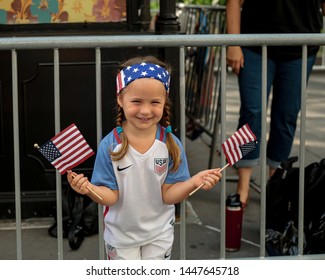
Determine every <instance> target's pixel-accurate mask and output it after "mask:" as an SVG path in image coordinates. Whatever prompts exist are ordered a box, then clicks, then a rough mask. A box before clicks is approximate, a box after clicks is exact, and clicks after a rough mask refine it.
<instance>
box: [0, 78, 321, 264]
mask: <svg viewBox="0 0 325 280" xmlns="http://www.w3.org/2000/svg"><path fill="white" fill-rule="evenodd" d="M324 75H325V73H322V72H314V73H313V74H312V76H311V78H310V82H309V86H308V93H309V96H308V101H307V102H308V103H307V123H306V127H307V128H306V131H307V139H306V161H305V163H306V165H307V164H309V163H311V162H314V161H319V160H321V159H322V158H324V157H325V144H324V136H325V128H324V126H323V123H324V119H323V118H324V113H323V112H324V110H325V105H324V102H322V101H323V99H324V93H325V86H324V85H325V79H324ZM226 108H227V120H226V122H227V131H226V133H227V137H228V136H230V135H231V134H232V133H233V132H234V131H235V130H236V126H237V120H238V110H239V98H238V86H237V81H236V78H235V76H233V75H229V77H228V83H227V107H226ZM209 144H210V138H209V137H208V136H207V135H205V134H202V135H201V137H199V138H198V139H196V140H195V141H191V140H188V139H187V141H186V151H187V156H188V162H189V168H190V171H191V174H195V173H196V172H198V171H200V170H203V169H205V168H207V167H208V161H209V152H210V149H209ZM292 155H299V124H298V129H297V134H296V140H295V142H294V147H293V150H292ZM215 164H216V166H220V164H219V159H218V158H217V156H216V159H215ZM259 174H260V170H259V169H258V168H257V169H256V170H255V171H254V177H253V181H254V185H256V186H257V188H252V191H251V192H250V199H249V205H248V207H247V208H246V210H245V213H244V221H243V234H242V243H241V250H240V251H238V252H233V253H227V254H226V258H251V257H253V258H258V257H259V250H260V248H259V240H260V193H259V185H260V175H259ZM226 176H227V177H226V178H234V179H232V180H228V179H227V182H226V188H227V195H228V194H233V193H234V192H235V189H236V180H235V179H236V170H235V169H234V168H233V167H230V168H227V169H226ZM186 209H187V210H186V211H187V212H186V213H187V225H186V244H187V246H186V259H218V258H219V257H220V254H219V250H220V188H219V187H218V186H216V187H215V188H214V189H213V190H211V191H209V192H205V191H203V190H200V191H198V192H196V193H195V194H194V195H193V196H191V197H190V198H189V199H188V200H187V202H186ZM23 222H24V223H23V230H22V254H23V259H26V260H52V259H53V260H55V259H57V258H58V257H57V240H56V239H55V238H53V237H50V236H49V234H48V232H47V229H48V227H49V226H50V225H51V224H52V222H53V220H52V219H36V220H35V219H32V220H29V221H23ZM179 227H180V226H179V224H176V226H175V244H174V248H173V254H172V259H179V257H180V250H179V244H180V234H179ZM0 239H1V240H2V241H1V242H0V260H12V259H16V234H15V225H14V223H11V222H10V221H0ZM98 244H99V242H98V235H93V236H91V237H86V238H85V240H84V242H83V244H82V245H81V247H80V248H79V249H78V250H76V251H74V250H71V249H70V248H69V245H68V241H67V240H64V259H66V260H82V259H88V260H97V259H98V258H99V257H98V254H99V253H98V252H99V250H98Z"/></svg>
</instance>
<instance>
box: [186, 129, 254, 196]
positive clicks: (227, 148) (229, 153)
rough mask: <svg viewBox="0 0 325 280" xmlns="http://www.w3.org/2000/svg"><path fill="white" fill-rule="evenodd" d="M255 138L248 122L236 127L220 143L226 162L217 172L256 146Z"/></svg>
mask: <svg viewBox="0 0 325 280" xmlns="http://www.w3.org/2000/svg"><path fill="white" fill-rule="evenodd" d="M256 144H257V138H256V136H255V134H254V133H253V132H252V131H251V129H250V127H249V125H248V124H245V125H243V126H242V127H241V128H240V129H238V130H237V131H236V132H235V133H234V134H233V135H232V136H231V137H229V138H228V139H227V140H226V141H225V142H223V143H222V144H221V147H222V150H223V153H224V155H225V156H226V159H227V162H228V163H227V164H226V165H225V166H224V167H222V168H221V169H220V170H219V172H221V171H223V170H224V169H226V168H227V167H228V166H232V165H233V164H235V163H236V162H237V161H239V160H240V159H241V158H242V157H243V156H245V155H247V154H248V153H249V152H250V151H252V150H254V149H255V148H256ZM203 186H204V183H202V184H201V185H200V186H198V187H197V188H196V189H195V190H194V191H192V192H191V193H190V196H191V195H192V194H194V193H195V192H196V191H198V190H199V189H200V188H202V187H203Z"/></svg>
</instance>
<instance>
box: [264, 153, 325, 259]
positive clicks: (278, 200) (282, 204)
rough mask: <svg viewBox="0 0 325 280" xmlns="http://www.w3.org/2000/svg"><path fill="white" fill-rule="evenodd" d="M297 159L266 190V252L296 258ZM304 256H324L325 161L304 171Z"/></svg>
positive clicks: (274, 176) (315, 163) (286, 162)
mask: <svg viewBox="0 0 325 280" xmlns="http://www.w3.org/2000/svg"><path fill="white" fill-rule="evenodd" d="M297 160H298V158H297V157H292V158H289V159H288V160H287V161H285V162H283V163H282V164H281V168H278V169H277V170H276V172H275V173H274V175H273V176H272V177H271V178H270V180H269V181H268V184H267V186H266V250H267V252H268V254H269V255H271V256H274V255H297V253H298V230H297V228H298V209H299V168H298V167H293V164H294V163H295V162H296V161H297ZM304 192H305V193H304V195H305V197H304V201H305V205H304V254H320V253H325V203H324V199H325V159H323V160H321V161H320V162H314V163H311V164H310V165H308V166H307V167H306V168H305V189H304Z"/></svg>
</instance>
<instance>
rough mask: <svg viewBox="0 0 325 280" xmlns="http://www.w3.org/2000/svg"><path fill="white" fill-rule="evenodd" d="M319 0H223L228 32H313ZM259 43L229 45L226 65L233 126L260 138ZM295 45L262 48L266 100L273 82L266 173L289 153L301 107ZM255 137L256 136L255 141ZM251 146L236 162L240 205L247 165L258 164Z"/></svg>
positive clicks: (312, 53) (311, 52) (311, 54)
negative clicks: (234, 94) (232, 84)
mask: <svg viewBox="0 0 325 280" xmlns="http://www.w3.org/2000/svg"><path fill="white" fill-rule="evenodd" d="M324 2H325V0H269V1H263V0H228V1H227V6H226V22H227V33H228V34H271V33H273V34H280V33H319V32H320V30H321V28H322V14H321V8H322V10H323V14H324V15H325V3H324ZM318 49H319V47H318V46H309V47H308V57H307V79H308V78H309V75H310V73H311V71H312V67H313V65H314V63H315V59H316V53H317V51H318ZM261 50H262V49H261V47H259V46H257V47H242V48H241V47H240V46H229V47H228V48H227V64H228V65H229V66H230V67H232V70H233V72H234V73H235V74H237V75H238V83H239V91H240V98H241V107H240V117H239V122H238V127H241V126H242V125H243V124H245V123H248V124H249V126H250V127H251V129H252V130H253V131H254V133H255V134H256V136H257V140H258V141H259V140H260V137H261V110H262V108H261V93H262V51H261ZM301 57H302V47H301V46H270V47H268V48H267V99H268V98H269V94H270V91H271V87H273V89H272V92H273V97H272V105H271V122H270V132H269V138H268V142H267V165H268V166H269V175H270V176H272V175H273V173H274V172H275V170H276V168H277V167H278V166H279V165H280V163H281V162H282V161H284V160H286V159H287V158H288V157H289V155H290V152H291V148H292V143H293V139H294V135H295V131H296V122H297V118H298V114H299V111H300V107H301V71H302V58H301ZM259 142H260V141H259ZM259 155H260V149H259V148H257V149H255V150H254V151H252V152H251V153H249V154H248V155H247V156H245V157H244V158H243V159H242V160H240V161H239V162H238V163H237V164H236V165H237V167H238V177H239V180H238V185H237V192H238V194H239V195H240V200H241V202H242V203H243V205H244V207H245V206H246V203H247V200H248V196H249V183H250V179H251V175H252V171H253V167H254V166H256V165H258V164H259Z"/></svg>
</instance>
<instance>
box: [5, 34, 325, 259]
mask: <svg viewBox="0 0 325 280" xmlns="http://www.w3.org/2000/svg"><path fill="white" fill-rule="evenodd" d="M228 45H241V46H262V49H263V59H262V75H263V76H262V77H263V79H262V85H263V93H264V94H262V96H263V98H262V134H261V135H262V138H261V162H262V163H261V186H262V189H261V200H260V204H261V205H260V206H261V219H260V228H261V232H260V258H266V257H267V256H266V253H265V203H266V201H265V198H266V193H265V187H264V186H266V181H267V179H266V94H265V92H266V66H267V65H266V61H267V60H266V57H267V47H268V46H275V45H286V46H289V45H299V46H302V58H303V70H302V71H303V72H302V81H301V82H302V85H303V86H302V92H301V97H302V105H301V118H300V150H299V158H300V162H299V166H300V171H299V178H300V183H299V196H300V201H299V202H300V204H299V228H298V233H299V240H298V244H299V254H298V256H292V257H287V258H294V259H295V258H298V259H302V258H311V257H310V256H304V255H303V235H304V232H303V218H304V217H303V210H304V206H303V197H304V166H305V139H306V99H307V96H306V58H307V46H308V45H325V38H324V36H323V35H322V34H272V35H269V34H267V35H266V34H259V35H244V36H243V35H224V34H200V35H191V34H189V35H150V36H143V37H141V38H139V36H75V37H73V36H72V37H66V36H62V37H50V38H49V37H21V38H0V50H11V55H12V98H13V104H12V105H13V108H12V114H13V128H14V129H13V131H14V164H15V170H14V172H15V178H16V180H15V193H16V200H15V202H16V241H17V242H16V244H17V259H21V258H22V249H21V205H20V197H21V190H20V179H19V178H20V176H21V174H20V172H21V171H20V169H19V166H20V159H19V151H20V149H21V147H20V144H19V115H18V113H17V112H18V110H17V108H18V101H19V99H18V85H17V67H18V63H17V52H19V50H24V49H36V50H37V49H52V50H53V60H54V73H53V75H54V82H55V83H54V93H55V96H56V102H55V104H54V108H55V130H56V132H59V131H60V113H59V112H60V102H59V93H60V86H59V85H60V75H59V73H60V69H59V53H60V49H64V48H71V49H78V48H92V49H94V51H95V53H96V98H97V103H96V104H97V106H98V107H97V114H96V115H97V121H96V130H97V139H98V142H99V141H100V139H101V109H100V108H101V87H100V84H101V83H100V81H101V68H100V63H101V56H100V53H101V48H120V47H134V46H137V47H138V46H143V47H146V46H150V47H180V65H181V73H180V100H181V102H180V107H181V108H180V110H181V116H180V119H181V121H180V124H181V126H180V130H181V133H180V135H181V141H182V142H183V144H184V145H185V129H186V128H185V119H186V116H185V110H184V102H185V100H186V98H185V96H186V94H185V87H184V85H185V67H183V66H185V61H186V59H185V51H184V48H187V47H219V48H220V49H221V52H220V61H221V63H220V65H221V67H220V102H221V104H226V83H227V67H226V46H228ZM211 102H214V103H215V102H217V101H216V100H214V101H211ZM220 124H221V134H220V140H221V142H223V141H224V140H225V139H226V134H225V131H226V108H225V106H221V108H220ZM224 164H225V157H224V155H221V165H222V166H224ZM225 177H226V176H224V177H223V179H222V181H221V197H220V201H221V211H220V217H221V218H220V220H221V226H220V227H221V234H220V258H221V259H224V258H225V200H226V199H225V198H226V197H225V194H226V192H225ZM56 190H57V201H58V203H57V214H58V224H59V226H58V258H59V259H63V253H62V252H63V250H62V237H61V238H60V236H62V235H61V234H60V233H62V220H61V221H60V219H59V218H60V217H61V214H62V212H61V203H60V202H61V198H62V195H61V177H60V175H59V173H57V175H56ZM99 212H100V213H102V212H101V211H99ZM100 219H102V217H101V216H100ZM181 223H182V224H183V225H184V224H185V221H184V218H183V219H182V220H181ZM100 224H101V223H100ZM60 225H61V226H60ZM99 232H100V238H99V240H100V242H102V236H101V234H102V233H101V232H102V230H100V231H99ZM181 234H183V236H182V240H183V241H184V240H185V233H184V232H181ZM182 244H183V246H182V248H181V251H182V252H183V253H182V254H181V258H186V254H185V242H183V243H182ZM102 248H103V244H102V243H101V244H100V250H102ZM102 255H103V253H102V254H101V257H100V258H102ZM316 258H318V259H320V258H325V256H324V255H317V256H316Z"/></svg>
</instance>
